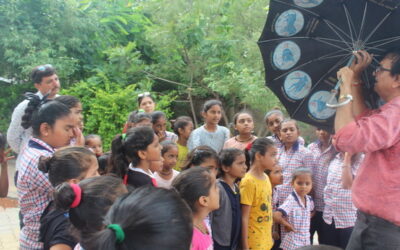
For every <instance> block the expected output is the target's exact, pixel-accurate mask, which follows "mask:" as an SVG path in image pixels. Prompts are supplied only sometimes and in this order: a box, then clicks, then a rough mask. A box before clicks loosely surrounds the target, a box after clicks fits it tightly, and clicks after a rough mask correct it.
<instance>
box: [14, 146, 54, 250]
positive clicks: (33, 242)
mask: <svg viewBox="0 0 400 250" xmlns="http://www.w3.org/2000/svg"><path fill="white" fill-rule="evenodd" d="M53 153H54V149H53V148H52V147H51V146H49V145H48V144H46V143H45V142H44V141H42V140H39V139H37V138H31V139H30V140H29V142H28V144H27V147H25V148H24V150H23V151H22V152H21V161H20V166H19V174H18V180H17V187H18V199H19V205H20V210H21V213H22V215H23V222H24V227H23V228H22V229H21V232H20V249H42V248H43V243H41V242H39V227H40V217H41V216H42V214H43V211H44V210H45V209H46V207H47V205H48V204H49V203H50V201H51V200H52V192H53V190H54V188H53V187H52V185H51V184H50V181H49V179H48V175H47V174H45V173H43V172H42V171H40V170H39V169H38V163H39V158H40V157H41V156H43V157H50V156H52V155H53Z"/></svg>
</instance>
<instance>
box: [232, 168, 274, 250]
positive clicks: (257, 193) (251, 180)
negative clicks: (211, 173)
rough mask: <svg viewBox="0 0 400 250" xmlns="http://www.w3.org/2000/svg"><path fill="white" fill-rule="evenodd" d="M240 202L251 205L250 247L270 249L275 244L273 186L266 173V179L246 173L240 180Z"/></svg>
mask: <svg viewBox="0 0 400 250" xmlns="http://www.w3.org/2000/svg"><path fill="white" fill-rule="evenodd" d="M264 175H265V174H264ZM240 203H241V204H243V205H248V206H250V216H249V226H248V238H247V240H248V244H249V248H250V249H257V250H258V249H270V248H271V247H272V245H273V240H272V204H271V203H272V188H271V183H270V181H269V178H268V176H267V175H265V180H260V179H258V178H256V177H254V176H253V175H251V174H250V173H246V175H245V176H244V178H243V179H242V180H241V181H240Z"/></svg>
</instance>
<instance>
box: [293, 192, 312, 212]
mask: <svg viewBox="0 0 400 250" xmlns="http://www.w3.org/2000/svg"><path fill="white" fill-rule="evenodd" d="M292 195H293V197H294V199H295V201H296V202H297V203H298V204H299V206H300V207H302V208H307V207H309V206H310V204H309V203H310V201H309V199H308V197H307V196H306V197H305V200H306V205H304V204H303V202H301V201H300V200H301V198H300V196H299V195H298V194H297V192H296V190H293V192H292Z"/></svg>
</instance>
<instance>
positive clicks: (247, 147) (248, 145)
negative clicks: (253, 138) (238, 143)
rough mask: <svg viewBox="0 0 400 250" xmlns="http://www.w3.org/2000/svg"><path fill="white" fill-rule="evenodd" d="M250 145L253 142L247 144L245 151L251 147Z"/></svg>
mask: <svg viewBox="0 0 400 250" xmlns="http://www.w3.org/2000/svg"><path fill="white" fill-rule="evenodd" d="M252 146H253V143H252V142H250V143H249V144H247V146H246V150H247V151H250V149H251V147H252Z"/></svg>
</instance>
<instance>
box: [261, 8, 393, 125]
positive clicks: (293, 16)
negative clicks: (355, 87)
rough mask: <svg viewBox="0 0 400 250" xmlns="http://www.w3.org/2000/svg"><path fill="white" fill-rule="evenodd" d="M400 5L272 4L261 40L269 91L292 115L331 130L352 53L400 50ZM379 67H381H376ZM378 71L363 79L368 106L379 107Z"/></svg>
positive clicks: (370, 72)
mask: <svg viewBox="0 0 400 250" xmlns="http://www.w3.org/2000/svg"><path fill="white" fill-rule="evenodd" d="M399 5H400V0H271V1H270V10H269V13H268V18H267V22H266V24H265V27H264V30H263V32H262V35H261V37H260V39H259V41H258V45H259V47H260V50H261V53H262V57H263V61H264V65H265V79H266V84H267V86H268V87H269V88H270V89H271V90H272V91H273V92H274V93H275V94H276V95H277V96H278V98H279V99H280V101H281V102H282V103H283V105H284V106H285V108H286V109H287V111H288V112H289V114H290V116H291V117H293V118H295V119H297V120H300V121H303V122H306V123H308V124H311V125H314V126H317V127H321V128H324V129H327V130H331V129H332V127H333V120H334V114H335V109H331V108H329V107H327V105H326V103H327V101H328V100H329V99H330V97H331V91H332V89H333V88H334V87H335V85H336V84H337V77H336V72H337V71H338V70H339V69H340V68H341V67H343V66H345V65H348V64H349V61H350V60H352V58H353V51H357V50H366V51H368V52H369V53H371V54H374V55H380V54H382V53H383V52H384V51H385V50H386V49H388V48H391V47H394V46H400V27H398V25H399V24H400V12H399V11H400V10H399V8H398V7H399ZM375 63H376V62H375ZM372 71H373V68H372V67H371V68H368V69H367V70H366V72H364V75H363V82H364V83H365V84H364V94H365V99H366V101H367V104H368V105H369V106H371V107H375V106H376V105H377V103H378V98H377V95H376V94H375V93H374V92H373V84H374V79H373V77H372Z"/></svg>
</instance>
